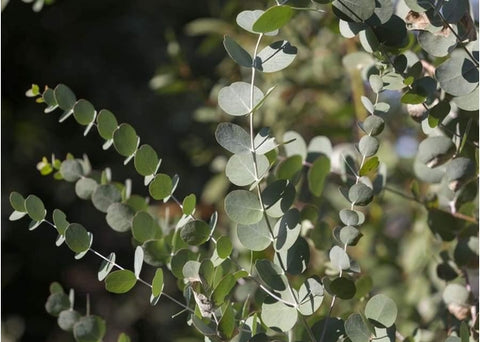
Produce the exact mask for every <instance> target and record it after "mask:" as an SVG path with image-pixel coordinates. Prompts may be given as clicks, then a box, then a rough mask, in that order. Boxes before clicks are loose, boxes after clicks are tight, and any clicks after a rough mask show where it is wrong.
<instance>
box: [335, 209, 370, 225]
mask: <svg viewBox="0 0 480 342" xmlns="http://www.w3.org/2000/svg"><path fill="white" fill-rule="evenodd" d="M339 216H340V220H341V221H342V223H343V224H345V225H347V226H359V225H361V224H363V222H364V221H365V215H364V214H363V213H362V212H361V211H358V210H350V209H342V210H340V213H339Z"/></svg>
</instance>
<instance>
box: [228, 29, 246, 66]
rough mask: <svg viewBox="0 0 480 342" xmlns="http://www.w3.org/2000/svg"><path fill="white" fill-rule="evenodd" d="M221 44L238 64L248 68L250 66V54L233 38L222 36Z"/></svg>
mask: <svg viewBox="0 0 480 342" xmlns="http://www.w3.org/2000/svg"><path fill="white" fill-rule="evenodd" d="M223 46H224V47H225V50H227V53H228V55H229V56H230V58H232V59H233V61H234V62H235V63H237V64H239V65H240V66H243V67H246V68H250V67H251V66H252V56H250V54H249V53H248V52H247V51H245V49H244V48H242V47H241V46H240V45H239V44H238V43H237V42H236V41H235V40H233V39H232V38H230V37H229V36H227V35H226V36H225V37H224V38H223Z"/></svg>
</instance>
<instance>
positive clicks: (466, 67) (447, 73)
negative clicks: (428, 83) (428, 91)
mask: <svg viewBox="0 0 480 342" xmlns="http://www.w3.org/2000/svg"><path fill="white" fill-rule="evenodd" d="M435 76H436V78H437V80H438V82H440V87H441V88H442V89H443V90H445V91H446V92H447V93H449V94H451V95H454V96H462V95H467V94H469V93H471V92H472V91H473V90H474V89H475V88H477V87H478V69H477V68H476V67H475V64H474V63H473V62H472V61H471V60H470V59H469V57H467V56H466V55H464V54H457V55H453V56H452V57H451V58H449V59H448V60H446V61H445V62H443V63H442V64H440V66H438V67H437V69H436V71H435Z"/></svg>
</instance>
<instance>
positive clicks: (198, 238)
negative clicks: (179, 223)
mask: <svg viewBox="0 0 480 342" xmlns="http://www.w3.org/2000/svg"><path fill="white" fill-rule="evenodd" d="M180 237H181V238H182V240H183V241H185V242H186V243H187V244H189V245H194V246H196V245H201V244H202V243H205V242H206V241H208V238H209V237H210V226H209V225H208V223H206V222H205V221H200V220H195V221H190V222H188V223H187V224H186V225H185V226H184V227H183V228H182V230H181V231H180Z"/></svg>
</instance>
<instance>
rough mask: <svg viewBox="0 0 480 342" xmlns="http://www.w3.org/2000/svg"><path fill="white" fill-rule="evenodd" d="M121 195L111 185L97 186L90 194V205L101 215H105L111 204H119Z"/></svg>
mask: <svg viewBox="0 0 480 342" xmlns="http://www.w3.org/2000/svg"><path fill="white" fill-rule="evenodd" d="M121 200H122V194H121V193H120V190H118V188H117V187H116V186H115V185H113V184H105V185H99V186H97V187H96V188H95V191H93V194H92V203H93V206H94V207H95V208H97V209H98V210H99V211H101V212H102V213H106V212H107V210H108V207H110V205H111V204H112V203H116V202H120V201H121Z"/></svg>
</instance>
